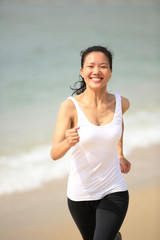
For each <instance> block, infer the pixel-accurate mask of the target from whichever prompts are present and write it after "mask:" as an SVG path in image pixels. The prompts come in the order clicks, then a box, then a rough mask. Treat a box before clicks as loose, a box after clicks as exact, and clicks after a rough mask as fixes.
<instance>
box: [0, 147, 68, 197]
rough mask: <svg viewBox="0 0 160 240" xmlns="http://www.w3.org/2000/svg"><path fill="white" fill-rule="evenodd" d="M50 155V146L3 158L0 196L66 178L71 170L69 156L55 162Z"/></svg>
mask: <svg viewBox="0 0 160 240" xmlns="http://www.w3.org/2000/svg"><path fill="white" fill-rule="evenodd" d="M49 153H50V146H44V147H41V148H36V149H34V150H32V151H30V152H26V153H24V154H19V155H15V156H9V157H7V156H4V157H1V158H0V195H2V194H8V193H13V192H17V191H25V190H29V189H33V188H37V187H40V186H41V185H42V184H43V183H45V182H47V181H49V180H51V179H54V178H59V177H62V176H64V175H65V174H66V173H67V172H68V170H69V161H68V159H69V158H68V157H67V156H68V155H67V156H66V157H65V158H63V159H61V160H60V161H59V162H55V161H52V160H51V157H50V155H49ZM64 162H65V163H64Z"/></svg>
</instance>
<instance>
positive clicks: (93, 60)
mask: <svg viewBox="0 0 160 240" xmlns="http://www.w3.org/2000/svg"><path fill="white" fill-rule="evenodd" d="M80 71H81V76H82V77H83V78H84V80H85V83H86V86H87V87H90V88H92V89H95V90H97V89H100V88H104V87H105V88H106V86H107V83H108V81H109V79H110V78H111V74H112V70H111V69H110V64H109V60H108V58H107V57H106V56H105V55H104V53H102V52H91V53H89V54H88V55H87V56H86V57H85V60H84V65H83V68H81V69H80Z"/></svg>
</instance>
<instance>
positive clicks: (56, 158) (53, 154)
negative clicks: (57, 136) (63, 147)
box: [50, 148, 58, 161]
mask: <svg viewBox="0 0 160 240" xmlns="http://www.w3.org/2000/svg"><path fill="white" fill-rule="evenodd" d="M50 156H51V158H52V160H54V161H56V160H58V157H57V156H56V154H55V153H54V151H53V148H51V151H50Z"/></svg>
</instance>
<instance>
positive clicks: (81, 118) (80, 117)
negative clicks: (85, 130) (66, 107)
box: [67, 96, 88, 125]
mask: <svg viewBox="0 0 160 240" xmlns="http://www.w3.org/2000/svg"><path fill="white" fill-rule="evenodd" d="M67 99H70V100H71V101H72V102H73V103H74V105H75V108H76V111H77V118H78V125H84V124H86V123H88V122H87V119H86V117H85V115H84V112H83V111H82V109H81V107H80V106H79V103H78V102H77V100H76V99H75V98H74V97H72V96H70V97H68V98H67Z"/></svg>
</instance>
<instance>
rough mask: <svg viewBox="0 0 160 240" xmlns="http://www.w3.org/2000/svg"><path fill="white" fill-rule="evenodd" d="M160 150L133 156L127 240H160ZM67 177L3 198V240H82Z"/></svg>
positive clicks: (0, 233)
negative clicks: (72, 212)
mask: <svg viewBox="0 0 160 240" xmlns="http://www.w3.org/2000/svg"><path fill="white" fill-rule="evenodd" d="M159 153H160V146H159V145H156V146H150V147H145V148H141V149H135V151H133V152H132V153H131V154H129V156H127V157H128V159H129V160H130V161H131V162H132V170H131V172H130V173H129V174H128V175H127V176H125V178H126V181H127V184H128V187H129V191H130V204H129V210H128V213H127V217H126V219H125V221H124V224H123V226H122V229H121V233H122V235H123V240H156V239H157V240H158V239H160V231H159V228H160V204H159V203H160V173H159V169H160V161H159ZM66 186H67V177H66V178H64V179H56V180H53V181H51V182H49V183H47V184H44V185H43V186H42V187H41V188H40V189H36V190H32V191H28V192H24V193H14V194H10V195H4V196H1V197H0V239H1V240H28V239H29V240H33V239H34V240H35V239H38V240H63V239H68V240H80V239H82V238H81V236H80V234H79V232H78V230H77V228H76V227H75V224H74V222H73V220H72V218H71V216H70V213H69V211H68V208H67V203H66Z"/></svg>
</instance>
